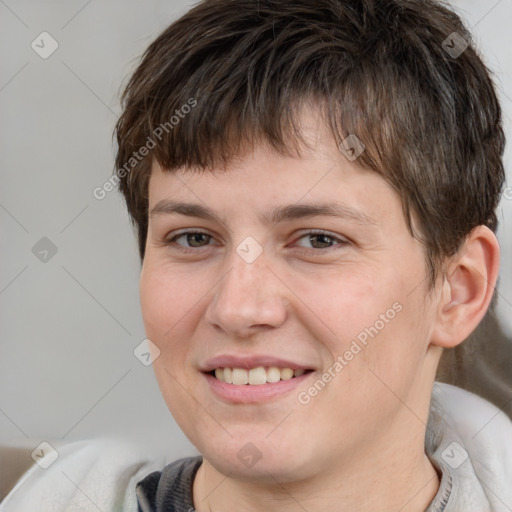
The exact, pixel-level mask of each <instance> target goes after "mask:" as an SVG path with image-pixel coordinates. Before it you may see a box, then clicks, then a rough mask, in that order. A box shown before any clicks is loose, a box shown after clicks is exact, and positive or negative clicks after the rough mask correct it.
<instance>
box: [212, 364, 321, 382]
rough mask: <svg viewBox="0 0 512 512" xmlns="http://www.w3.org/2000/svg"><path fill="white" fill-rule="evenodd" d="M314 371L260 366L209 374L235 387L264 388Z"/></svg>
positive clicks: (220, 369) (216, 370)
mask: <svg viewBox="0 0 512 512" xmlns="http://www.w3.org/2000/svg"><path fill="white" fill-rule="evenodd" d="M312 371H313V370H312V369H302V368H301V369H293V368H286V367H278V366H267V367H265V366H258V367H256V368H251V369H247V368H229V367H224V368H215V369H214V370H212V371H210V372H207V373H208V374H209V375H211V376H212V377H214V378H215V379H216V380H218V381H220V382H223V383H225V384H233V385H235V386H262V385H264V384H275V383H277V382H280V381H288V380H291V379H295V378H298V377H301V376H303V375H305V374H307V373H311V372H312Z"/></svg>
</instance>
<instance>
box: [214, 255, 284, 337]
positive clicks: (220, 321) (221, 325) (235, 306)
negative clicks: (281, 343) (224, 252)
mask: <svg viewBox="0 0 512 512" xmlns="http://www.w3.org/2000/svg"><path fill="white" fill-rule="evenodd" d="M229 263H230V264H229V266H228V270H227V272H225V275H224V277H223V278H222V279H221V281H220V282H219V284H218V285H217V288H216V290H215V293H214V295H213V297H212V299H211V301H210V303H209V304H208V307H207V310H206V313H205V318H206V321H207V322H208V323H209V324H210V325H212V326H213V327H214V328H215V329H217V330H220V331H222V332H223V333H224V334H225V335H227V336H229V338H231V339H246V338H248V337H250V336H251V335H252V334H254V333H256V332H258V331H261V330H265V329H270V328H272V327H274V328H277V327H279V326H280V325H282V324H283V323H284V322H285V321H286V318H287V315H288V310H287V305H288V304H289V301H288V300H287V297H286V294H287V292H288V288H287V287H286V286H285V284H284V283H283V281H282V280H281V279H280V278H279V276H278V275H277V273H276V271H275V270H273V269H271V268H270V267H269V266H268V264H267V263H268V262H267V260H266V258H265V257H264V253H263V254H261V255H260V256H259V257H258V258H257V259H256V260H255V261H253V262H252V263H248V262H246V261H244V259H243V258H241V257H240V256H239V255H238V254H237V253H236V252H234V253H233V257H232V258H230V261H229Z"/></svg>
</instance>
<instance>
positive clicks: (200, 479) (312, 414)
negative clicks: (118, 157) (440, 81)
mask: <svg viewBox="0 0 512 512" xmlns="http://www.w3.org/2000/svg"><path fill="white" fill-rule="evenodd" d="M315 114H316V112H315V111H314V110H310V111H306V112H305V113H304V115H303V118H302V119H303V130H304V133H305V134H306V137H307V140H308V142H309V143H310V146H311V147H310V148H309V149H306V148H303V151H302V153H301V156H300V157H288V156H283V155H280V154H278V153H276V152H275V151H273V150H271V149H270V148H269V147H267V146H266V145H265V144H257V145H255V147H254V148H252V149H251V150H250V151H249V150H248V151H246V152H245V153H244V154H243V155H242V156H241V157H240V158H238V159H236V160H234V161H233V162H232V163H230V165H229V166H228V167H227V169H226V171H223V172H215V173H211V172H207V173H202V174H200V173H196V172H194V170H193V169H189V168H182V169H179V170H177V171H175V172H172V173H171V172H164V171H163V170H162V169H161V168H160V167H159V166H158V164H156V163H155V164H154V165H153V169H152V174H151V179H150V183H149V211H150V212H151V210H152V209H153V208H154V206H155V205H156V204H157V203H158V202H159V201H161V200H166V199H172V200H175V201H178V200H179V201H183V202H189V203H196V204H201V205H203V206H207V207H209V208H210V209H211V210H213V211H214V212H216V213H217V215H218V216H219V217H220V219H221V220H220V221H212V220H205V219H201V218H196V217H186V216H183V215H179V214H156V215H152V216H150V219H149V228H148V237H147V245H146V255H145V259H144V262H143V266H142V272H141V277H140V299H141V307H142V314H143V319H144V324H145V329H146V334H147V336H148V338H149V339H151V340H152V342H153V343H154V344H155V345H156V346H157V347H158V349H159V350H160V355H159V357H158V358H157V359H156V360H155V361H154V363H153V366H154V371H155V375H156V377H157V380H158V383H159V386H160V389H161V392H162V395H163V397H164V399H165V401H166V403H167V405H168V407H169V409H170V411H171V413H172V414H173V416H174V418H175V419H176V421H177V423H178V424H179V426H180V427H181V428H182V430H183V431H184V433H185V434H186V435H187V437H188V438H189V439H190V440H191V442H192V443H193V444H194V445H195V446H196V447H197V449H198V450H199V452H200V453H201V454H202V455H203V464H202V465H201V467H200V469H199V471H198V473H197V476H196V479H195V481H194V486H193V499H194V506H195V508H196V509H197V510H198V511H199V512H203V511H207V510H225V511H235V510H236V511H253V512H255V511H259V510H261V511H263V510H264V511H266V512H268V511H273V510H279V511H283V510H284V511H299V510H300V511H302V510H304V509H306V510H307V511H308V512H315V511H320V510H322V511H325V510H347V511H348V510H350V511H366V512H368V511H377V510H378V511H379V512H383V511H390V512H391V511H394V512H396V511H398V510H400V511H402V512H406V511H424V510H425V509H426V508H427V506H428V505H429V503H430V502H431V500H432V499H433V497H434V496H435V494H436V492H437V490H438V487H439V477H438V475H437V473H436V471H435V469H434V467H433V466H432V464H431V463H430V461H429V460H428V458H427V457H426V455H425V453H424V438H425V429H426V422H427V418H428V411H429V404H430V396H431V390H432V385H433V381H434V377H435V372H436V367H437V364H438V361H439V358H440V355H441V352H442V347H451V346H455V345H456V344H458V343H460V342H461V341H462V340H463V339H465V337H466V336H467V335H468V334H469V333H470V332H471V331H472V330H473V329H474V327H475V326H476V325H477V324H478V322H479V321H480V319H481V318H482V316H483V314H484V313H485V310H486V308H487V305H488V303H489V301H490V298H491V294H492V288H493V285H494V283H495V281H496V277H497V268H498V265H499V250H498V245H497V242H496V239H495V237H494V235H493V234H492V233H491V232H490V231H489V230H488V229H487V228H484V227H479V228H477V229H476V230H474V232H473V233H472V234H471V236H470V237H469V238H468V240H467V242H466V244H465V245H464V246H463V248H462V249H461V251H460V252H459V253H458V254H457V255H456V256H454V257H453V258H451V259H450V260H449V261H447V262H446V267H445V272H444V275H443V276H441V277H440V278H439V279H438V281H437V282H436V284H435V287H434V288H433V289H430V287H429V281H428V278H427V271H426V261H425V252H424V248H423V246H422V245H421V243H420V242H418V240H416V239H415V238H413V237H412V236H411V234H410V232H409V231H408V229H407V226H406V222H405V219H404V216H403V212H402V206H401V203H400V200H399V198H398V196H397V194H396V193H395V192H394V190H393V189H392V188H391V187H390V186H389V185H388V184H387V183H386V182H385V181H384V180H383V179H382V178H381V177H380V176H378V175H377V174H376V173H374V172H371V171H368V170H364V169H362V168H361V167H360V166H358V164H357V160H356V161H354V162H350V161H349V160H348V159H346V158H345V157H344V156H343V155H342V154H341V153H340V151H339V150H338V148H337V146H336V144H335V142H334V141H333V140H332V138H331V137H330V135H329V133H328V132H327V130H326V128H325V127H324V125H323V124H322V122H321V120H320V118H319V117H318V116H317V115H315ZM314 201H322V202H323V201H333V202H337V203H343V204H344V205H345V206H347V207H348V208H350V209H351V210H357V211H358V212H361V213H363V214H364V215H365V216H367V217H368V218H369V219H372V220H371V221H362V220H361V219H354V218H349V217H344V218H342V217H327V216H315V217H310V218H303V219H295V220H290V221H283V222H281V223H278V224H271V223H265V222H264V221H263V220H262V218H261V216H262V215H264V214H269V212H270V211H271V210H272V209H273V208H274V207H275V206H278V205H287V204H296V203H300V204H305V203H311V202H314ZM187 229H189V230H190V231H194V230H199V231H201V232H204V233H206V234H207V235H211V236H210V237H208V236H205V237H203V238H199V239H198V240H197V241H195V243H194V239H193V238H192V240H190V239H189V240H188V243H187V237H181V238H179V239H175V240H174V241H172V242H171V241H170V239H171V238H172V237H174V236H177V235H178V234H180V233H178V231H181V232H184V231H186V230H187ZM311 229H319V230H323V231H327V232H328V233H327V235H329V236H331V237H333V238H332V239H331V238H327V239H325V238H322V237H320V238H313V240H311V239H310V238H309V237H308V236H304V235H307V234H308V231H310V230H311ZM248 236H251V237H253V238H254V239H255V240H257V242H258V243H259V245H260V246H261V249H262V253H261V254H260V255H259V256H258V257H257V258H256V260H255V261H254V262H252V263H247V262H246V261H245V260H244V259H243V258H241V257H240V256H239V254H238V253H237V252H236V248H237V246H238V245H239V244H240V243H241V242H242V241H243V240H244V239H245V238H246V237H248ZM322 247H326V248H322ZM187 249H188V251H189V253H186V252H185V251H186V250H187ZM396 303H399V304H400V305H401V306H402V309H401V311H400V312H399V313H397V314H396V315H395V316H394V318H393V319H392V320H389V322H387V323H385V326H384V328H382V329H380V330H379V332H378V335H376V336H375V337H374V338H370V339H369V340H368V344H367V346H363V347H364V348H363V349H362V350H361V351H360V352H359V353H357V354H356V355H355V356H354V357H353V359H352V360H350V361H349V362H348V364H347V365H346V366H345V367H344V368H343V370H342V371H340V372H337V373H336V374H335V376H334V377H333V378H332V380H331V381H330V382H329V383H328V384H327V385H326V386H325V388H324V389H323V390H322V391H321V392H319V393H318V394H317V395H316V396H314V397H311V400H310V401H309V403H307V404H305V405H304V404H301V403H300V402H299V401H298V399H297V395H298V393H299V392H301V391H306V392H307V390H308V389H309V388H310V387H311V386H312V384H313V383H314V382H315V381H316V380H317V379H318V378H319V377H321V375H322V374H323V373H324V372H328V370H329V368H331V369H332V366H333V362H334V361H335V360H336V358H337V357H338V356H340V355H341V356H342V355H343V354H344V353H345V352H346V351H347V350H348V349H349V348H350V346H351V343H352V342H353V340H354V339H356V337H357V335H358V334H360V333H361V332H362V331H364V330H365V328H366V327H369V326H373V325H375V323H376V321H377V320H379V318H381V316H380V315H382V314H385V313H386V311H387V310H389V309H390V308H392V305H393V304H396ZM226 353H228V354H236V355H251V354H271V355H274V356H276V357H281V358H286V359H291V360H292V361H294V362H297V363H300V364H304V365H307V366H309V367H311V368H312V369H314V370H315V371H314V372H312V373H311V374H310V375H309V376H308V377H307V378H306V379H305V380H304V381H303V382H302V383H301V385H300V386H299V387H298V388H297V389H295V390H293V391H292V392H290V393H287V394H285V395H283V396H279V397H276V398H274V399H272V400H269V401H267V402H264V403H259V404H256V403H246V404H231V403H227V402H226V401H223V400H221V399H219V398H218V397H217V396H216V395H214V394H213V393H212V391H211V390H210V387H209V385H208V384H207V382H206V379H205V376H204V374H203V373H202V372H201V371H200V368H201V367H202V365H204V363H205V362H206V361H207V360H208V359H209V358H211V357H214V356H216V355H219V354H226ZM248 442H251V443H252V444H253V445H254V446H255V447H256V448H257V450H258V452H259V454H261V459H260V460H259V461H258V462H257V463H256V464H254V465H252V466H251V467H248V466H246V465H244V464H243V463H242V462H241V460H240V459H239V457H238V456H237V454H238V453H239V451H240V449H241V448H242V447H243V446H244V445H246V444H247V443H248Z"/></svg>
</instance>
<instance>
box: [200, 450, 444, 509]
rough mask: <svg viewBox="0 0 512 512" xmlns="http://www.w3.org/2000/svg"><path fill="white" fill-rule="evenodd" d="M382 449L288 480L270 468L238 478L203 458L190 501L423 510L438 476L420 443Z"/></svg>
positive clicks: (209, 505) (218, 505)
mask: <svg viewBox="0 0 512 512" xmlns="http://www.w3.org/2000/svg"><path fill="white" fill-rule="evenodd" d="M399 441H400V440H399ZM388 446H390V445H388ZM368 453H369V454H372V453H374V452H373V450H368ZM393 453H394V455H395V456H394V457H390V455H392V454H393ZM382 454H383V455H384V457H380V458H376V457H372V458H371V459H369V460H366V461H364V460H362V459H361V458H355V460H351V461H345V462H344V463H343V464H340V466H338V467H336V468H332V469H331V470H330V471H329V472H325V471H324V472H321V473H315V474H314V475H313V476H312V477H310V478H308V479H306V480H302V481H300V482H287V483H281V482H279V477H275V476H273V477H271V478H268V475H270V473H267V477H266V478H265V479H264V478H262V479H261V480H256V479H255V480H254V481H250V482H248V481H247V480H239V479H236V478H235V477H233V476H232V475H227V476H226V475H224V474H222V473H220V472H218V471H217V470H216V469H215V467H213V466H212V465H211V464H210V463H209V462H208V461H207V460H206V459H203V464H202V465H201V467H200V468H199V470H198V472H197V475H196V478H195V480H194V486H193V499H194V506H195V509H196V510H197V511H198V512H216V511H225V512H230V511H237V512H260V511H261V512H274V511H276V512H277V511H279V512H299V511H304V510H307V511H308V512H325V510H339V511H351V512H363V511H364V512H396V511H397V510H400V512H424V511H425V510H426V509H427V508H428V506H429V504H430V503H431V502H432V500H433V498H434V496H435V494H436V493H437V490H438V488H439V478H438V475H437V472H436V470H435V468H434V467H433V466H432V464H431V462H430V461H429V459H428V458H427V456H426V455H425V453H424V451H423V449H422V450H420V451H419V452H418V453H414V452H411V451H410V450H409V449H408V447H406V446H404V445H400V442H396V443H395V445H394V446H393V447H392V449H391V447H390V448H389V449H386V450H384V451H383V452H382ZM411 454H412V456H411ZM405 457H407V458H405Z"/></svg>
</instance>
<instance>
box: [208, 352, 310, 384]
mask: <svg viewBox="0 0 512 512" xmlns="http://www.w3.org/2000/svg"><path fill="white" fill-rule="evenodd" d="M259 366H263V367H266V368H268V367H269V366H277V367H278V368H291V369H292V370H314V368H312V367H311V365H303V364H300V363H296V362H293V361H289V360H286V359H281V358H278V357H275V356H271V355H264V354H261V355H252V356H238V355H233V354H222V355H219V356H216V357H214V358H212V359H209V360H208V361H207V362H206V363H205V364H204V366H202V367H200V370H201V371H202V372H204V373H208V372H211V371H212V370H215V369H216V368H244V369H246V370H250V369H252V368H257V367H259ZM296 378H298V377H296ZM276 384H277V383H276ZM264 385H265V384H262V386H264Z"/></svg>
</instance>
